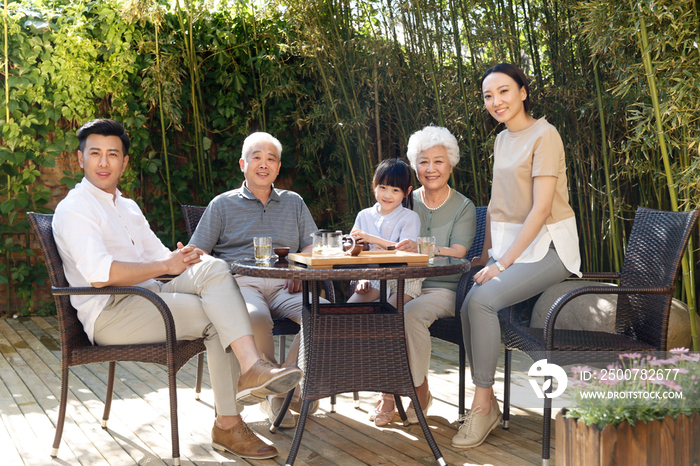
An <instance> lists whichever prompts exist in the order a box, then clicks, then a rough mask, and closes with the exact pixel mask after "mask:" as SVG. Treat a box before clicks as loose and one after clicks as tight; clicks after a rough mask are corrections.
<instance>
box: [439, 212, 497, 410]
mask: <svg viewBox="0 0 700 466" xmlns="http://www.w3.org/2000/svg"><path fill="white" fill-rule="evenodd" d="M486 209H487V207H477V208H476V235H474V242H472V246H471V248H469V251H468V252H467V255H466V256H465V257H466V258H467V259H469V260H471V259H473V258H474V257H477V256H480V255H481V248H482V247H483V245H484V233H485V231H486V230H485V228H486ZM481 268H482V267H473V268H472V269H471V270H470V271H469V272H467V273H465V274H464V275H462V278H461V279H460V280H459V286H458V287H457V298H456V299H455V316H454V317H445V318H443V319H438V320H436V321H435V322H433V324H432V325H431V326H430V328H429V330H430V336H432V337H435V338H439V339H440V340H443V341H447V342H449V343H454V344H455V345H457V346H458V347H459V415H460V416H461V415H463V414H464V391H465V378H466V367H467V361H466V359H467V357H466V352H465V350H464V337H463V336H462V318H461V317H460V310H461V309H462V304H463V303H464V298H466V296H467V293H468V292H469V290H470V289H471V287H472V285H473V284H474V280H473V278H474V274H475V273H476V272H478V271H479V270H481Z"/></svg>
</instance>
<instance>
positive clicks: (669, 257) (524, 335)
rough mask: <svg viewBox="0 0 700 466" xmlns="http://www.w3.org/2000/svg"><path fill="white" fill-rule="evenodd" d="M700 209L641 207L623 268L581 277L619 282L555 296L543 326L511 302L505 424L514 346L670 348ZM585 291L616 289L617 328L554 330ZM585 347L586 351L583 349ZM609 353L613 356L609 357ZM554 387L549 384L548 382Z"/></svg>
mask: <svg viewBox="0 0 700 466" xmlns="http://www.w3.org/2000/svg"><path fill="white" fill-rule="evenodd" d="M697 220H698V212H697V211H691V212H662V211H657V210H652V209H646V208H643V207H640V208H639V209H638V210H637V213H636V215H635V217H634V225H633V226H632V232H631V233H630V236H629V241H628V243H627V251H626V253H625V260H624V263H623V266H622V272H621V273H584V274H583V278H589V279H607V280H619V281H620V286H619V287H612V288H610V287H602V286H600V287H599V286H587V287H583V288H579V289H576V290H573V291H570V292H568V293H567V294H565V295H564V296H562V297H560V298H559V299H557V300H556V301H555V302H554V304H553V305H552V307H551V309H550V310H549V313H548V315H547V317H546V319H545V324H544V328H543V329H542V328H530V327H525V326H522V325H519V324H518V323H517V319H516V316H515V315H514V312H515V310H514V308H513V307H511V308H510V310H509V313H508V315H507V317H506V319H505V322H503V323H502V324H501V325H502V330H503V332H504V334H505V349H506V352H505V396H504V402H503V408H504V409H503V420H504V427H505V428H507V426H508V420H509V417H510V372H511V357H512V354H511V351H512V350H520V351H523V352H525V353H526V354H527V355H528V356H530V357H531V358H532V359H533V361H538V360H540V359H544V358H546V359H547V362H548V363H554V364H558V365H567V364H575V363H581V362H604V361H610V360H611V359H612V358H614V359H616V358H617V354H618V353H619V352H623V351H624V352H629V351H666V350H667V349H668V348H667V347H666V333H667V331H668V320H669V313H670V308H671V298H672V296H673V293H674V291H675V283H676V279H677V277H678V268H679V266H680V262H681V258H682V256H683V253H684V251H685V248H686V246H687V245H688V238H689V237H690V234H691V232H692V230H693V228H694V227H695V224H696V223H697ZM583 294H617V295H618V302H617V315H616V319H615V332H614V333H607V332H592V331H580V330H558V329H557V330H555V323H556V319H557V315H558V314H559V312H560V311H561V309H562V307H563V306H564V305H565V304H566V303H568V302H569V301H571V300H572V299H573V298H575V297H577V296H580V295H583ZM583 352H585V354H584V353H583ZM611 355H612V356H613V357H612V358H611ZM546 379H550V380H551V377H546ZM550 390H551V385H550ZM551 414H552V399H551V398H545V401H544V419H543V426H542V430H543V439H542V464H543V465H547V464H549V438H550V428H551V421H552V419H551Z"/></svg>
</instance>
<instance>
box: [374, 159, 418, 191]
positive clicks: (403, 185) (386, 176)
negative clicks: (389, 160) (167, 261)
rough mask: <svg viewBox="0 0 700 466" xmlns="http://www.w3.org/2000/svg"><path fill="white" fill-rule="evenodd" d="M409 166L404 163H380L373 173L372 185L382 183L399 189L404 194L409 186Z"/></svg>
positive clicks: (375, 185)
mask: <svg viewBox="0 0 700 466" xmlns="http://www.w3.org/2000/svg"><path fill="white" fill-rule="evenodd" d="M411 176H412V175H411V168H410V167H409V166H408V165H407V164H406V163H393V164H386V163H381V164H379V166H378V167H377V171H376V172H375V173H374V187H377V186H379V185H380V184H383V185H385V186H393V187H396V188H399V189H401V190H402V191H403V192H404V195H405V194H406V193H407V192H408V188H409V187H410V186H411V184H412V183H411V181H412V179H411Z"/></svg>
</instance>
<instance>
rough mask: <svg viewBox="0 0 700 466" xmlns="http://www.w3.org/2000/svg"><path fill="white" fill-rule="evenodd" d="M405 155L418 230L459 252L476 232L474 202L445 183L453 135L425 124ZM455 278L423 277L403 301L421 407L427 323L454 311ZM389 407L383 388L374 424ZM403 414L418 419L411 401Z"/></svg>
mask: <svg viewBox="0 0 700 466" xmlns="http://www.w3.org/2000/svg"><path fill="white" fill-rule="evenodd" d="M407 156H408V160H409V161H410V162H411V167H412V168H413V170H415V172H416V175H417V176H418V181H420V183H421V185H422V186H421V187H420V188H419V189H417V190H415V191H414V192H413V210H414V211H415V212H416V213H418V215H419V216H420V220H421V228H420V235H421V236H434V237H435V246H436V251H435V253H436V254H438V255H440V256H452V257H464V255H465V254H466V253H467V251H468V250H469V247H470V246H471V244H472V241H473V240H474V234H475V233H476V208H475V207H474V204H473V203H472V202H471V201H470V200H469V199H467V198H466V197H464V196H463V195H461V194H460V193H458V192H457V191H455V190H453V189H452V188H450V186H449V185H448V184H447V182H448V181H449V179H450V174H451V173H452V170H453V169H454V167H455V166H456V165H457V163H458V162H459V145H458V144H457V139H456V138H455V137H454V136H453V135H452V133H450V132H449V130H447V129H446V128H441V127H437V126H427V127H425V128H423V129H422V130H420V131H417V132H415V133H413V135H411V138H410V139H409V140H408V151H407ZM396 248H397V249H399V250H401V251H410V252H418V247H417V244H416V242H415V241H412V240H408V239H407V240H403V241H401V242H399V243H398V244H397V245H396ZM459 278H460V276H459V275H451V276H447V277H436V278H428V279H426V280H425V281H424V282H423V286H422V288H421V295H420V296H418V297H417V298H415V299H413V300H411V301H409V302H408V303H406V305H405V306H404V318H405V322H406V340H407V343H408V359H409V362H410V365H411V374H412V375H413V383H414V385H415V387H416V392H417V393H418V400H419V401H420V405H421V408H422V409H423V412H427V410H428V408H429V407H430V404H431V403H432V396H431V395H430V390H429V388H428V369H429V368H430V351H431V344H430V332H429V331H428V327H430V325H431V324H432V323H433V322H435V320H437V319H439V318H441V317H448V316H454V314H455V298H456V296H455V293H456V290H457V285H458V283H459ZM394 410H395V406H394V399H393V396H392V395H390V394H382V395H381V396H380V399H379V401H378V402H377V406H376V407H375V409H374V413H373V414H372V416H371V417H370V419H373V420H374V422H375V424H376V425H377V426H383V425H386V424H388V423H389V422H391V420H392V419H393V417H394ZM406 415H407V416H408V421H409V422H410V423H411V424H418V418H417V417H416V412H415V410H414V409H413V406H412V405H411V406H409V408H408V410H407V411H406Z"/></svg>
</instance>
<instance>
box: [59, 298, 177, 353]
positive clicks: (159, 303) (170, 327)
mask: <svg viewBox="0 0 700 466" xmlns="http://www.w3.org/2000/svg"><path fill="white" fill-rule="evenodd" d="M51 294H53V295H54V296H70V295H115V294H130V295H136V296H140V297H142V298H145V299H147V300H149V301H150V302H151V303H153V305H154V306H155V307H156V309H158V312H160V315H161V317H162V318H163V323H164V324H165V343H166V345H167V346H168V347H169V348H172V349H173V350H174V348H175V341H176V335H177V334H176V333H175V320H174V319H173V315H172V313H171V312H170V308H169V307H168V305H167V304H165V301H163V298H161V297H160V296H158V295H157V294H155V293H154V292H152V291H151V290H147V289H146V288H142V287H140V286H106V287H104V288H93V287H57V286H52V287H51Z"/></svg>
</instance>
